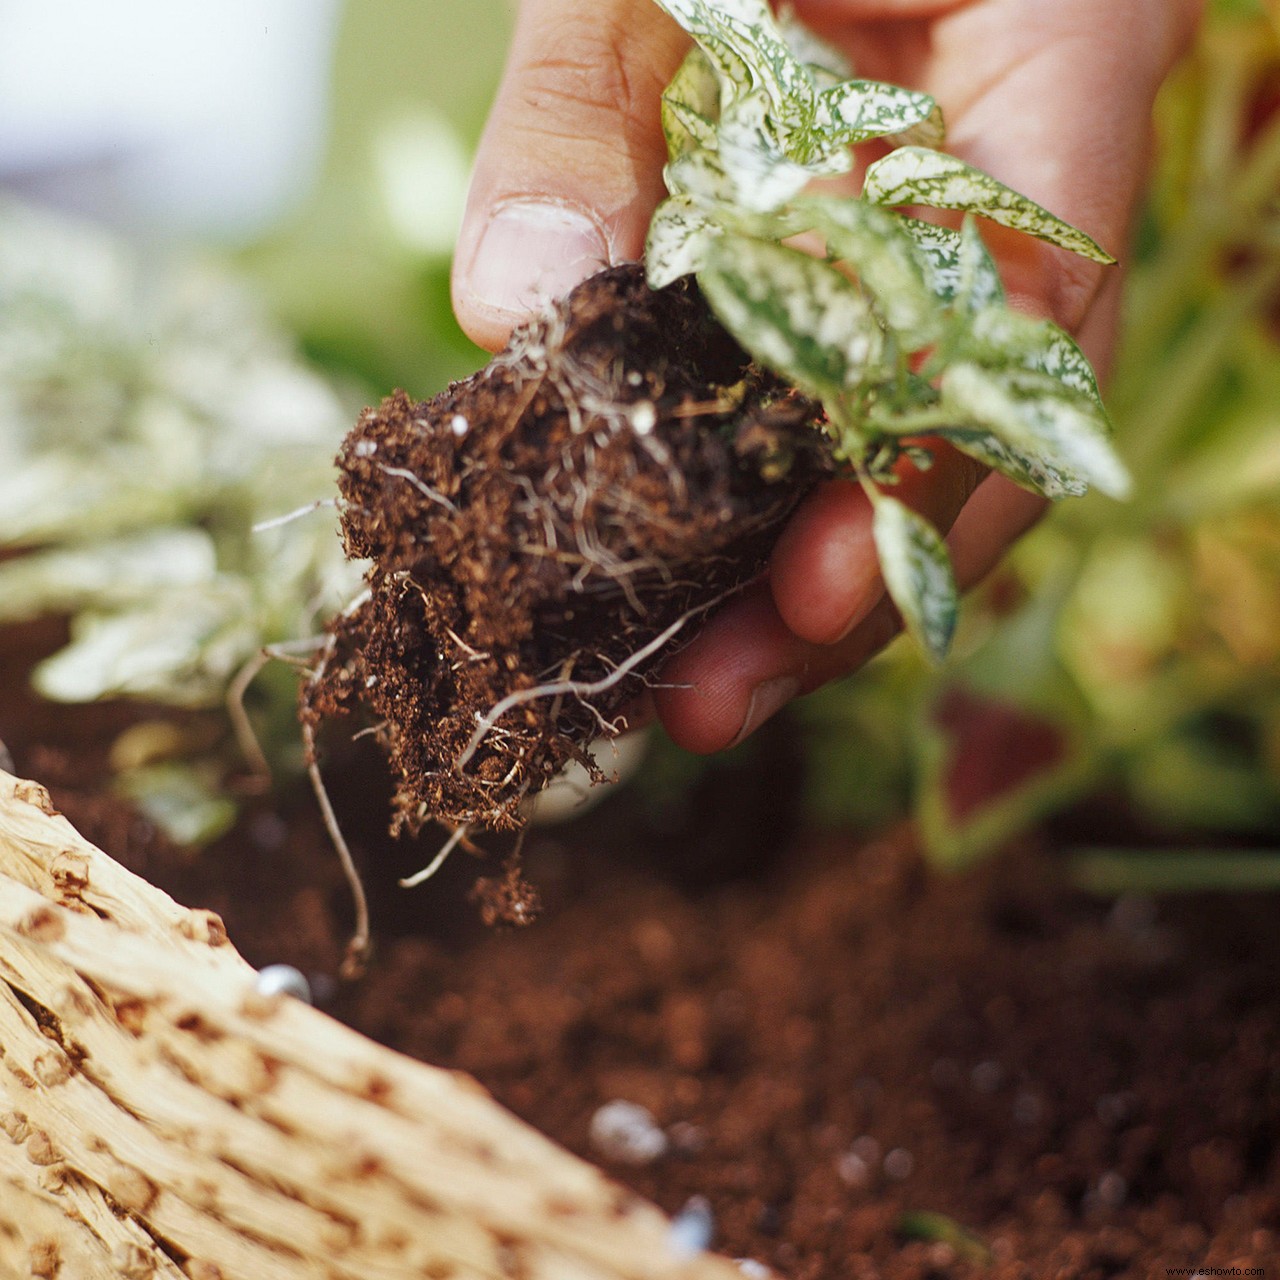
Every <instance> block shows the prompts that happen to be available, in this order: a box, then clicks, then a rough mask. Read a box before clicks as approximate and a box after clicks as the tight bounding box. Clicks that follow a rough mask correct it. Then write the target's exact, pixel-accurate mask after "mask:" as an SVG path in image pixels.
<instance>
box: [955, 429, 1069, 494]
mask: <svg viewBox="0 0 1280 1280" xmlns="http://www.w3.org/2000/svg"><path fill="white" fill-rule="evenodd" d="M937 434H938V435H940V436H942V437H943V438H944V439H946V440H949V441H950V442H951V443H952V444H953V445H955V447H956V448H957V449H959V450H960V452H961V453H967V454H968V455H969V456H970V457H971V458H977V460H978V461H979V462H982V463H985V464H986V465H987V466H988V467H990V468H991V469H992V470H993V471H998V472H1000V474H1001V475H1002V476H1006V477H1007V478H1008V479H1010V480H1012V481H1013V482H1014V484H1016V485H1019V486H1020V487H1021V488H1023V489H1029V490H1030V491H1031V492H1032V493H1038V494H1041V495H1042V496H1043V497H1046V498H1053V499H1055V500H1056V499H1058V498H1079V497H1081V496H1083V495H1084V494H1086V493H1088V492H1089V486H1088V484H1086V483H1085V481H1084V480H1082V479H1080V478H1079V477H1078V476H1076V475H1075V474H1074V473H1071V472H1065V471H1063V470H1062V468H1061V467H1060V466H1058V465H1057V464H1056V463H1053V462H1050V461H1049V460H1048V459H1047V458H1045V457H1044V456H1042V455H1041V454H1039V453H1034V452H1029V451H1027V450H1026V449H1021V448H1015V447H1014V446H1013V445H1011V444H1008V443H1006V442H1005V441H1003V440H999V439H997V438H996V437H995V436H993V435H992V434H991V433H990V432H989V431H978V430H950V429H948V430H945V431H939V432H938V433H937Z"/></svg>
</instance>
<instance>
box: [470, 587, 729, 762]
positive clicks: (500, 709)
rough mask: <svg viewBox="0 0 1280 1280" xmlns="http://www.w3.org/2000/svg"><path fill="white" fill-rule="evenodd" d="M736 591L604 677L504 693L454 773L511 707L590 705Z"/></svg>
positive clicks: (687, 616) (695, 611) (692, 613)
mask: <svg viewBox="0 0 1280 1280" xmlns="http://www.w3.org/2000/svg"><path fill="white" fill-rule="evenodd" d="M739 590H741V588H740V587H735V588H733V590H731V591H725V592H723V593H722V594H720V595H718V596H716V598H715V599H714V600H708V601H707V602H706V603H704V604H700V605H697V606H695V607H694V608H692V609H690V610H689V611H688V612H687V613H684V614H681V615H680V617H678V618H677V619H676V620H675V621H674V622H673V623H671V625H670V626H668V627H666V628H665V629H664V630H663V631H661V632H660V633H659V634H658V635H656V636H655V637H654V638H653V639H652V640H650V641H649V643H648V644H646V645H643V646H642V647H641V648H639V649H637V650H636V651H635V653H633V654H631V655H630V657H628V658H626V659H625V660H624V661H622V662H620V663H619V664H618V665H617V666H616V667H615V668H614V669H613V670H612V671H611V672H610V673H609V674H608V675H607V676H601V677H600V679H599V680H553V681H551V682H550V683H548V684H541V685H534V686H533V687H532V688H529V689H517V690H516V691H515V692H514V693H509V694H507V696H506V697H505V698H502V699H500V700H499V701H498V702H497V703H495V704H494V706H493V707H492V708H491V709H490V711H489V713H488V715H486V716H484V717H482V718H481V720H480V722H479V724H477V725H476V730H475V732H474V733H473V734H472V735H471V740H470V741H469V742H468V743H467V746H466V749H465V750H464V751H463V752H462V754H461V755H460V756H459V757H458V759H457V761H456V762H455V763H454V766H453V767H454V772H455V773H461V772H462V771H463V769H465V768H466V767H467V765H468V764H469V763H470V762H471V757H472V756H474V755H475V753H476V750H477V748H478V747H479V746H480V744H481V743H482V742H483V741H484V740H485V738H486V737H488V735H489V733H490V732H491V731H492V730H493V728H494V727H495V726H496V725H497V723H498V721H499V720H501V719H502V717H503V716H504V715H506V714H507V712H508V711H510V710H512V708H514V707H519V706H523V705H524V704H525V703H526V702H535V701H537V699H539V698H556V697H561V696H563V695H565V694H571V695H572V696H574V697H577V698H579V699H582V700H583V702H584V705H586V706H588V707H590V706H591V704H590V703H587V702H586V701H585V700H586V699H587V698H591V697H594V696H595V695H596V694H597V693H604V692H605V691H606V690H608V689H611V688H613V686H614V685H616V684H617V683H618V682H619V681H620V680H622V679H623V678H624V677H626V676H627V675H629V674H630V673H631V671H633V670H634V669H635V668H636V667H638V666H639V665H640V664H641V663H642V662H644V661H645V659H646V658H650V657H652V656H653V655H654V654H655V653H657V652H658V650H659V649H661V648H662V647H663V646H664V645H665V644H666V643H667V642H668V641H669V640H671V639H673V638H674V637H675V636H676V635H678V634H679V632H680V631H681V630H682V629H683V628H684V627H685V626H686V625H687V624H688V623H690V622H692V621H693V619H694V618H697V617H700V616H701V615H702V614H704V613H708V612H709V611H710V610H712V609H714V608H716V607H717V606H718V605H720V604H722V603H723V602H724V601H725V600H727V599H728V598H729V597H730V596H731V595H734V594H736V593H737V592H738V591H739ZM591 710H592V711H595V708H594V707H591ZM596 717H597V719H598V720H600V721H601V722H602V723H604V720H603V717H602V716H600V714H599V712H596Z"/></svg>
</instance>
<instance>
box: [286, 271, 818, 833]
mask: <svg viewBox="0 0 1280 1280" xmlns="http://www.w3.org/2000/svg"><path fill="white" fill-rule="evenodd" d="M817 412H818V410H817V409H816V406H814V405H812V404H811V403H809V402H807V401H805V400H803V399H802V398H801V397H799V396H798V395H797V394H796V393H795V392H792V391H789V390H787V389H786V388H785V387H783V386H782V385H781V384H779V383H778V382H777V381H776V380H775V379H774V378H773V377H772V375H768V374H765V373H763V372H761V371H760V370H758V369H756V368H755V367H754V366H752V365H750V364H749V362H748V359H747V357H746V355H745V353H744V352H743V351H742V350H741V349H740V348H739V347H738V346H737V345H736V343H734V341H733V340H732V339H731V338H730V337H729V336H728V335H727V334H726V333H725V331H724V330H723V329H722V328H721V327H720V326H719V324H718V323H717V322H716V321H715V320H714V319H713V318H712V317H711V315H710V313H709V312H708V311H707V309H706V306H705V304H704V303H703V302H702V300H701V298H700V297H699V296H698V294H697V290H696V287H695V286H694V285H692V283H691V282H689V281H683V282H680V283H679V284H676V285H673V286H671V287H670V288H668V289H664V290H662V291H660V292H658V293H654V292H652V291H651V290H649V289H648V288H647V286H646V285H645V283H644V276H643V269H642V268H641V267H640V266H639V265H630V266H625V267H618V268H613V269H610V270H608V271H605V272H602V273H600V274H598V275H596V276H593V277H592V278H591V279H590V280H587V281H585V282H584V283H583V284H582V285H581V286H579V287H578V288H577V289H575V290H574V291H573V293H572V294H570V296H569V297H568V298H567V299H566V300H565V301H564V302H563V303H561V304H559V305H558V307H557V308H556V309H555V310H554V311H553V312H551V313H550V314H548V315H546V316H543V317H540V318H538V319H536V320H534V321H532V322H531V323H530V324H528V325H526V326H524V327H522V328H521V329H520V330H518V331H517V333H516V334H515V335H514V336H513V338H512V341H511V344H510V345H509V346H508V348H507V349H506V350H505V351H503V352H502V353H501V354H499V355H498V356H497V357H495V358H494V360H493V361H492V362H491V363H490V364H489V365H488V366H487V367H486V368H485V369H483V370H481V371H480V372H479V373H477V374H476V375H474V376H473V377H471V378H468V379H466V380H465V381H463V382H459V383H455V384H454V385H453V386H451V387H450V388H449V389H448V390H447V391H445V392H443V393H442V394H441V395H439V396H437V397H435V398H434V399H433V400H430V401H426V402H421V403H415V402H413V401H411V400H410V399H409V397H408V396H406V395H404V394H403V393H399V394H397V395H395V396H392V397H391V398H389V399H388V400H386V401H385V402H384V403H383V405H382V406H381V408H380V409H377V410H372V409H371V410H368V411H366V413H365V414H364V415H363V417H362V418H361V420H360V422H359V423H358V424H357V426H356V428H355V430H354V431H353V432H352V433H351V435H350V436H349V437H348V439H347V440H346V442H345V443H344V445H343V448H342V451H341V453H340V455H339V458H338V463H339V468H340V487H341V491H342V497H343V500H344V501H343V512H342V523H343V533H344V537H345V540H346V545H347V548H348V550H349V552H350V553H351V555H352V556H354V557H356V558H360V559H368V560H370V562H371V566H370V569H369V572H368V575H367V582H368V588H369V590H368V596H367V599H365V600H364V601H363V602H362V603H360V604H359V606H358V607H356V608H354V609H353V610H352V611H351V612H350V614H349V615H348V616H346V617H344V618H343V619H341V620H340V621H339V623H338V624H337V627H336V630H335V646H334V648H333V650H332V652H330V653H329V654H328V655H327V656H326V657H323V658H322V659H321V667H320V674H319V676H318V678H317V680H316V681H315V683H314V684H313V685H312V686H311V687H310V688H309V689H308V690H307V691H306V694H305V696H304V715H305V716H306V717H307V718H308V720H310V721H312V722H315V721H316V720H318V719H322V718H325V717H328V716H332V715H334V714H335V713H345V712H348V711H351V710H362V711H365V712H367V715H368V718H369V720H370V721H371V723H372V726H373V728H374V731H375V733H376V735H377V737H378V738H379V740H380V741H381V743H382V745H383V747H384V749H385V750H386V752H387V753H388V756H389V758H390V761H391V767H392V773H393V776H394V778H395V783H396V785H395V800H394V810H395V817H394V825H395V826H396V828H397V829H399V828H400V827H407V828H408V829H409V830H411V831H415V832H416V831H417V830H418V829H419V828H420V827H421V826H422V825H423V823H424V822H426V821H427V820H430V819H436V820H438V821H440V822H442V823H444V824H447V825H448V826H449V827H451V828H455V827H459V826H463V825H466V826H469V827H473V828H474V827H484V828H489V829H497V830H512V829H515V828H517V827H518V826H519V825H520V824H521V822H522V821H523V819H522V817H521V814H520V803H521V800H522V799H523V797H525V796H526V795H528V794H531V793H535V792H537V791H538V790H539V789H540V788H541V787H542V786H543V785H544V784H545V783H546V782H547V781H548V780H549V779H550V778H551V777H552V776H553V775H554V774H555V773H556V772H557V771H558V770H559V769H560V768H561V766H563V765H564V764H565V763H566V762H567V761H569V760H577V761H578V762H580V763H582V764H584V765H586V766H587V767H588V768H589V769H592V770H594V765H592V764H591V762H590V758H589V757H587V756H586V755H585V754H584V748H585V747H586V746H587V745H588V744H589V743H590V742H591V741H592V740H593V739H594V738H597V737H599V736H601V735H602V734H604V735H611V734H613V733H614V732H616V731H617V728H618V727H619V726H620V725H621V724H623V723H625V721H624V720H623V719H621V717H622V715H623V713H624V711H625V708H626V707H627V706H628V705H629V704H631V703H633V702H634V701H635V699H636V698H637V696H638V695H639V694H640V693H641V692H642V691H643V689H644V685H645V681H646V680H647V679H648V678H649V677H650V676H651V674H652V672H653V671H654V670H655V669H656V668H657V666H658V664H659V663H660V661H661V659H662V658H663V657H664V656H665V655H666V654H668V653H670V651H671V647H672V644H678V643H681V642H683V641H684V640H685V639H687V638H688V635H689V634H691V632H692V630H693V627H692V625H688V626H683V625H682V623H681V620H682V619H684V620H685V621H686V622H688V623H692V622H693V621H694V620H696V618H697V617H698V616H700V615H701V614H702V613H703V612H705V610H706V609H707V608H708V607H709V606H710V605H711V604H713V603H714V602H715V601H716V600H717V599H720V598H723V596H724V595H725V594H726V593H728V592H731V591H733V590H735V589H737V588H739V587H741V586H742V585H744V584H745V583H746V582H747V581H749V580H750V579H751V578H752V577H754V576H755V575H756V574H758V573H759V571H760V569H761V568H762V566H763V563H764V558H765V556H766V555H767V553H768V550H769V546H770V543H771V540H772V539H771V534H772V532H773V531H774V530H775V529H776V528H777V526H778V525H779V523H780V522H781V521H782V520H783V519H784V518H785V516H786V515H787V514H788V512H789V511H790V510H791V509H792V508H793V506H794V505H795V503H796V502H797V501H798V500H799V498H800V497H802V496H803V494H804V493H805V491H806V490H807V489H808V488H809V487H810V486H811V485H812V483H813V482H814V480H815V479H816V478H817V476H818V475H819V474H821V472H822V471H823V469H824V468H825V467H829V459H827V457H826V455H825V451H826V437H825V436H824V435H822V433H820V432H817V431H813V430H811V429H809V427H808V426H807V425H806V423H807V422H809V421H811V420H812V419H814V418H815V416H816V414H817ZM796 428H800V430H796ZM664 636H667V637H668V638H669V640H670V643H662V641H663V637H664ZM646 655H647V656H646ZM641 657H643V658H644V659H645V660H644V661H643V662H637V663H636V665H635V666H634V667H633V666H632V663H633V662H636V659H638V658H641ZM508 700H509V701H508ZM499 711H502V714H501V715H499V714H497V713H498V712H499ZM596 772H598V771H596Z"/></svg>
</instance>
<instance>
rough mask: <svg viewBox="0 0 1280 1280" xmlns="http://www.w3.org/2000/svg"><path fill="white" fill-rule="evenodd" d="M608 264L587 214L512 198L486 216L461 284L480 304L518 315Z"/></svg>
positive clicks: (606, 253)
mask: <svg viewBox="0 0 1280 1280" xmlns="http://www.w3.org/2000/svg"><path fill="white" fill-rule="evenodd" d="M608 265H609V245H608V242H607V240H606V239H605V236H604V233H603V231H602V230H601V229H600V227H599V226H597V225H596V224H595V223H594V222H593V221H592V220H591V219H590V218H588V217H587V216H586V214H584V213H581V212H579V211H578V210H576V209H571V208H568V207H566V206H564V205H559V204H552V203H548V202H545V201H538V200H516V201H512V202H511V203H510V204H504V205H499V206H498V208H497V209H496V210H495V211H494V212H493V214H492V215H491V216H490V218H489V223H488V225H487V226H486V227H485V229H484V233H483V235H482V236H481V238H480V243H479V244H478V245H477V246H476V250H475V253H474V254H473V255H472V258H471V264H470V266H469V267H468V269H467V273H466V276H465V277H464V281H465V283H464V286H463V287H464V288H465V290H466V291H467V292H468V293H469V294H470V295H471V299H472V301H473V302H474V303H476V304H477V305H479V306H482V307H485V308H487V309H489V310H491V311H498V312H504V313H506V314H508V315H523V314H525V313H526V312H528V311H532V310H534V309H536V308H537V307H539V306H541V305H542V304H543V303H545V302H548V301H550V300H552V299H554V298H559V297H561V296H563V295H564V294H566V293H568V292H569V290H570V289H572V288H573V286H574V285H575V284H578V283H579V282H580V281H582V280H585V279H586V278H587V276H589V275H593V274H594V273H595V272H597V271H599V270H600V269H601V268H602V267H607V266H608Z"/></svg>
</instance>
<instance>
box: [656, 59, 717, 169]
mask: <svg viewBox="0 0 1280 1280" xmlns="http://www.w3.org/2000/svg"><path fill="white" fill-rule="evenodd" d="M719 114H720V80H719V78H718V77H717V75H716V71H715V68H714V67H713V66H712V65H711V63H710V62H709V61H708V60H707V55H706V54H705V53H703V52H702V50H701V49H699V48H697V47H695V48H693V49H690V50H689V52H688V54H687V55H686V57H685V60H684V61H683V62H682V63H681V64H680V69H679V70H678V71H677V72H676V74H675V78H674V79H673V80H672V81H671V83H670V84H669V85H668V86H667V88H666V92H664V93H663V95H662V132H663V135H664V136H665V137H666V140H667V155H668V156H669V157H670V158H671V159H673V160H674V159H675V158H676V157H677V156H681V155H684V154H685V153H686V152H688V151H692V150H694V149H696V148H698V147H710V148H713V149H714V147H715V145H716V125H715V122H716V119H717V118H718V116H719Z"/></svg>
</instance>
